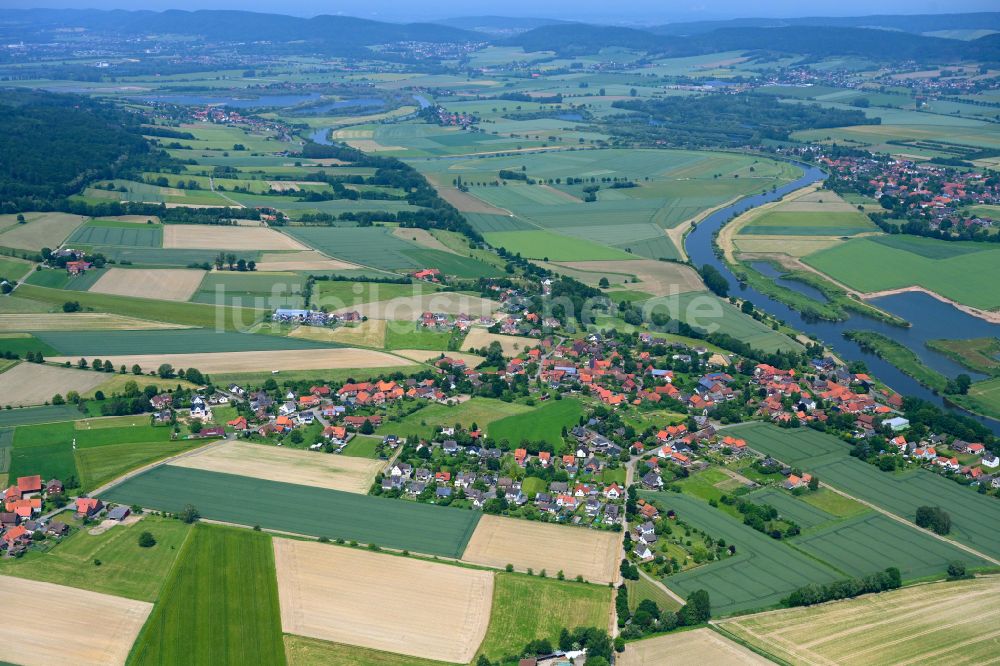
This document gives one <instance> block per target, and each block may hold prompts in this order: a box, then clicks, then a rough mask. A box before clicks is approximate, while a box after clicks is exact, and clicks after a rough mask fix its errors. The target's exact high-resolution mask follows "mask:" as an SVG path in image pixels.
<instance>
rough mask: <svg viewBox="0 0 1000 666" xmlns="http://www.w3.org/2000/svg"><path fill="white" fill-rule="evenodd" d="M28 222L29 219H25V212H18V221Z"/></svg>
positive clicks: (20, 222) (21, 222)
mask: <svg viewBox="0 0 1000 666" xmlns="http://www.w3.org/2000/svg"><path fill="white" fill-rule="evenodd" d="M27 222H28V221H27V220H25V219H24V214H23V213H18V214H17V223H18V224H27Z"/></svg>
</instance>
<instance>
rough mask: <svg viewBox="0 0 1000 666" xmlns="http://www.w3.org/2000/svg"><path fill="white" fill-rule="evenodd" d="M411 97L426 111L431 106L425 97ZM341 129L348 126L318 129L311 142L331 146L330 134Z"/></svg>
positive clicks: (311, 136) (395, 119) (310, 136)
mask: <svg viewBox="0 0 1000 666" xmlns="http://www.w3.org/2000/svg"><path fill="white" fill-rule="evenodd" d="M411 97H413V99H414V101H416V103H417V104H419V105H420V108H421V109H426V108H427V107H428V106H430V105H431V103H430V102H429V101H428V100H427V98H426V97H424V96H423V95H411ZM412 117H413V116H412V115H411V116H404V117H401V118H394V119H393V120H394V121H398V120H406V119H407V118H412ZM339 127H346V125H341V126H338V127H324V128H323V129H318V130H316V131H314V132H311V133H310V134H309V140H310V141H312V142H313V143H318V144H321V145H324V146H329V145H330V144H331V143H333V142H332V141H330V132H332V131H333V130H335V129H339Z"/></svg>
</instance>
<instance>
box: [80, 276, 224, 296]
mask: <svg viewBox="0 0 1000 666" xmlns="http://www.w3.org/2000/svg"><path fill="white" fill-rule="evenodd" d="M203 279H205V271H200V270H190V269H186V268H109V269H108V270H107V272H106V273H104V275H102V276H101V277H99V278H98V279H97V282H95V283H94V284H93V285H92V286H91V287H90V291H92V292H95V293H98V294H114V295H115V296H136V297H139V298H156V299H159V300H162V301H186V300H188V299H189V298H191V297H192V296H194V292H196V291H198V287H199V286H200V285H201V281H202V280H203Z"/></svg>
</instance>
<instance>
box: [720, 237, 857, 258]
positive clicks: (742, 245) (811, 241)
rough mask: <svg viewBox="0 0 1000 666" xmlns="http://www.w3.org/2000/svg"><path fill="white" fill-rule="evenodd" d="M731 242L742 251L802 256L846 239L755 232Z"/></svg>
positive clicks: (841, 242) (838, 243) (843, 241)
mask: <svg viewBox="0 0 1000 666" xmlns="http://www.w3.org/2000/svg"><path fill="white" fill-rule="evenodd" d="M733 242H734V244H735V245H736V249H737V250H739V251H740V252H743V253H750V254H757V253H759V254H768V255H770V256H776V255H774V254H772V253H775V252H781V254H787V255H789V256H791V257H804V256H806V255H809V254H812V253H814V252H819V251H820V250H825V249H827V248H829V247H833V246H835V245H841V244H843V243H845V242H847V241H845V240H844V239H843V238H841V237H840V236H807V237H802V236H796V237H794V238H793V237H790V236H765V235H761V234H755V235H753V236H737V237H736V239H735V240H734V241H733Z"/></svg>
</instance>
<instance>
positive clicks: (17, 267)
mask: <svg viewBox="0 0 1000 666" xmlns="http://www.w3.org/2000/svg"><path fill="white" fill-rule="evenodd" d="M33 268H34V264H31V263H29V262H27V261H21V260H20V259H11V258H9V257H0V279H4V280H11V281H13V280H20V279H21V278H23V277H24V276H25V275H27V274H28V271H30V270H32V269H33Z"/></svg>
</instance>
